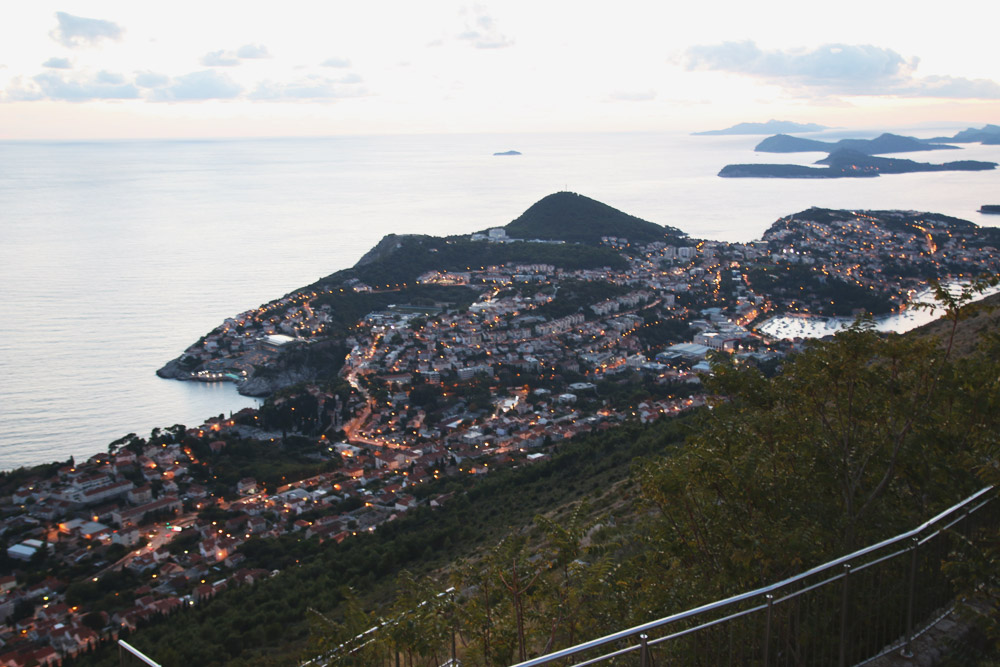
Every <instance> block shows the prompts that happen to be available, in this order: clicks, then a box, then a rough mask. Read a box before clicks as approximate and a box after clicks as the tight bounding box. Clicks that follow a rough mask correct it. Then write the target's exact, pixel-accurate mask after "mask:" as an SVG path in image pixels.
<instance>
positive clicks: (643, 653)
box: [639, 633, 652, 667]
mask: <svg viewBox="0 0 1000 667" xmlns="http://www.w3.org/2000/svg"><path fill="white" fill-rule="evenodd" d="M639 642H640V643H641V644H642V648H641V649H639V665H640V666H641V667H652V663H651V662H650V660H649V635H647V634H646V633H642V634H641V635H639Z"/></svg>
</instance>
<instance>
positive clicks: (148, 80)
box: [135, 71, 170, 88]
mask: <svg viewBox="0 0 1000 667" xmlns="http://www.w3.org/2000/svg"><path fill="white" fill-rule="evenodd" d="M168 83H170V77H169V76H167V75H166V74H160V73H158V72H148V71H147V72H136V74H135V85H137V86H139V87H141V88H159V87H161V86H165V85H167V84H168Z"/></svg>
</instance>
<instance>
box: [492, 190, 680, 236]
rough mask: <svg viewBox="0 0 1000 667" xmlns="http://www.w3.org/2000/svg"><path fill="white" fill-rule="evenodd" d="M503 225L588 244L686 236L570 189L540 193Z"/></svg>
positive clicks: (512, 231)
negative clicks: (608, 239) (605, 238)
mask: <svg viewBox="0 0 1000 667" xmlns="http://www.w3.org/2000/svg"><path fill="white" fill-rule="evenodd" d="M504 229H506V230H507V235H508V236H512V237H515V238H526V239H553V240H560V241H572V242H576V243H592V244H597V243H600V242H601V237H602V236H619V237H625V238H627V239H628V240H629V241H630V242H633V243H635V242H639V243H649V242H651V241H663V240H667V239H666V238H665V237H667V238H673V239H678V238H682V237H684V236H686V235H685V234H684V233H683V232H681V231H680V230H678V229H675V228H673V227H665V226H661V225H657V224H655V223H652V222H647V221H646V220H643V219H641V218H637V217H635V216H634V215H629V214H628V213H623V212H622V211H619V210H618V209H616V208H613V207H611V206H608V205H607V204H603V203H601V202H599V201H596V200H594V199H591V198H590V197H585V196H583V195H579V194H576V193H574V192H557V193H555V194H551V195H549V196H547V197H543V198H542V199H540V200H539V201H537V202H535V203H534V204H532V206H531V207H530V208H529V209H528V210H527V211H525V212H524V213H522V214H521V215H520V216H518V217H517V218H516V219H515V220H513V221H512V222H510V223H509V224H508V225H507V226H506V227H505V228H504Z"/></svg>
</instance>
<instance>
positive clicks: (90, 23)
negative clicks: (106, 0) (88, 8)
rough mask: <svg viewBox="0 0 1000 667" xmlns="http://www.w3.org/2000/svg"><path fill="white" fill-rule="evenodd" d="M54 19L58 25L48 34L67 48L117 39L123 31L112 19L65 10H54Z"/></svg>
mask: <svg viewBox="0 0 1000 667" xmlns="http://www.w3.org/2000/svg"><path fill="white" fill-rule="evenodd" d="M56 20H57V21H58V22H59V26H58V27H56V28H55V29H54V30H52V32H50V33H49V35H50V36H51V37H52V39H54V40H56V41H57V42H59V43H60V44H62V45H63V46H66V47H69V48H75V47H78V46H93V45H95V44H98V43H99V42H100V41H101V40H104V39H110V40H114V41H118V40H120V39H121V38H122V35H123V34H124V33H125V31H124V29H122V27H121V26H119V25H118V24H117V23H114V22H112V21H104V20H102V19H89V18H85V17H83V16H73V15H72V14H67V13H66V12H56Z"/></svg>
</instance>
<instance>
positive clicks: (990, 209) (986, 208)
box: [979, 204, 1000, 215]
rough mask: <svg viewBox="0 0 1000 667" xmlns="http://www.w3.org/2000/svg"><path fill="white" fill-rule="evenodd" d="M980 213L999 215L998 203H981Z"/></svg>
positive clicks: (999, 207) (999, 206)
mask: <svg viewBox="0 0 1000 667" xmlns="http://www.w3.org/2000/svg"><path fill="white" fill-rule="evenodd" d="M979 212H980V213H990V214H992V215H1000V204H983V205H982V206H981V207H980V208H979Z"/></svg>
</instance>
